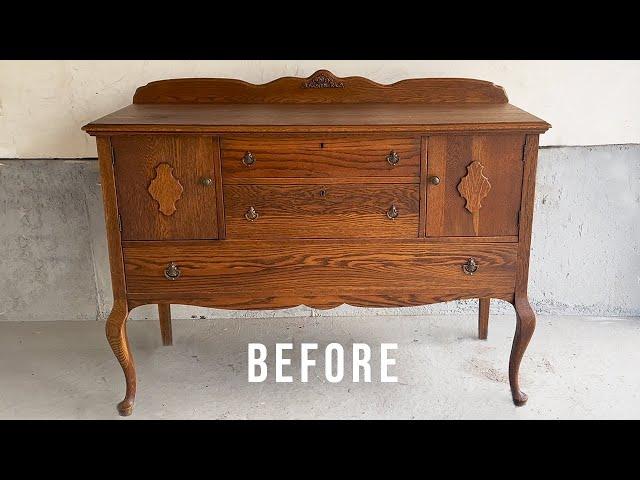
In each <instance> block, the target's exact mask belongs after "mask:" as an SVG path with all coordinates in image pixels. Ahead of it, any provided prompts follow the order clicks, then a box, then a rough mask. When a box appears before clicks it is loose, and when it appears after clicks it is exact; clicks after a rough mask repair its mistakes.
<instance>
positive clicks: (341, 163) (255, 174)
mask: <svg viewBox="0 0 640 480" xmlns="http://www.w3.org/2000/svg"><path fill="white" fill-rule="evenodd" d="M220 153H221V157H222V171H223V175H224V178H225V181H226V182H227V183H244V181H243V180H246V179H252V178H282V177H288V178H292V177H298V178H309V177H340V178H344V177H378V178H379V177H414V178H416V177H419V176H420V137H402V136H394V137H388V136H384V137H370V136H360V135H352V136H335V135H326V136H320V135H314V136H304V137H296V136H276V135H272V136H269V135H263V136H260V137H255V136H237V137H223V138H222V139H221V142H220Z"/></svg>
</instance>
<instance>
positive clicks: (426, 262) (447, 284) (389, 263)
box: [124, 240, 517, 303]
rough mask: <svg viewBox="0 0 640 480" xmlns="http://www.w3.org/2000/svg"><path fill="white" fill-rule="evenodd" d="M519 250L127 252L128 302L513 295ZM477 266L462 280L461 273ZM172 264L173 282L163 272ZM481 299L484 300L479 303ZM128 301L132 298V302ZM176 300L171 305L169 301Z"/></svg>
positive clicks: (380, 246)
mask: <svg viewBox="0 0 640 480" xmlns="http://www.w3.org/2000/svg"><path fill="white" fill-rule="evenodd" d="M516 250H517V245H516V244H511V243H500V244H478V245H473V246H467V245H465V244H427V243H425V242H422V241H387V242H369V243H361V242H358V241H350V242H346V241H342V242H340V241H330V240H322V241H320V240H317V241H312V240H308V241H289V242H284V241H262V242H259V243H256V242H254V241H231V240H226V241H224V242H208V243H206V244H202V245H197V244H194V243H193V242H191V243H189V244H186V245H182V244H180V245H174V244H166V243H165V244H162V245H153V244H149V243H147V244H128V245H127V246H126V247H125V248H124V256H125V272H126V276H127V284H128V294H136V295H142V296H145V295H146V296H147V298H151V297H153V298H155V299H159V298H162V299H164V301H166V303H180V302H181V301H183V300H184V299H186V298H190V297H199V298H204V297H210V296H220V302H221V303H224V302H225V300H224V297H226V296H227V295H232V293H241V294H248V293H252V294H255V295H256V296H257V297H264V296H277V295H279V294H280V292H282V294H283V295H289V296H290V295H292V294H293V293H295V294H296V295H302V296H315V297H327V298H328V299H332V298H333V297H336V298H335V299H333V301H338V300H337V298H339V297H340V295H342V294H369V295H373V294H375V295H393V294H394V293H402V292H403V293H404V294H405V295H406V294H409V293H411V294H416V293H419V292H430V293H431V294H434V295H453V294H454V292H457V293H458V294H460V295H463V296H467V297H468V296H488V295H487V292H491V295H490V296H494V297H495V296H496V295H494V294H503V295H504V294H507V293H510V292H513V288H514V283H515V262H516ZM470 257H473V258H474V259H475V260H476V262H477V263H478V265H479V268H478V271H477V272H476V273H475V274H474V275H466V274H465V273H464V272H463V270H462V265H463V264H464V263H465V262H466V261H467V260H468V259H469V258H470ZM171 262H175V263H176V265H177V266H178V268H179V269H180V271H181V276H180V277H179V278H178V279H177V280H173V281H171V280H167V279H166V278H165V276H164V270H165V268H166V267H167V265H168V264H169V263H171ZM481 293H482V295H480V294H481ZM132 298H133V297H132ZM174 300H175V301H174Z"/></svg>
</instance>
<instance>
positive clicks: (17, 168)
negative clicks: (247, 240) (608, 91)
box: [0, 144, 640, 321]
mask: <svg viewBox="0 0 640 480" xmlns="http://www.w3.org/2000/svg"><path fill="white" fill-rule="evenodd" d="M537 177H538V178H537V192H536V207H535V217H534V227H533V245H532V265H531V271H530V281H529V292H530V298H531V300H532V302H533V305H534V308H535V309H536V311H537V312H538V313H541V314H588V315H610V316H640V145H637V144H634V145H605V146H597V147H547V148H542V149H541V150H540V160H539V168H538V175H537ZM0 267H1V268H0V321H22V320H95V319H103V318H104V317H105V316H106V315H108V313H109V310H110V308H111V304H112V301H113V299H112V295H111V286H110V282H109V264H108V259H107V247H106V238H105V228H104V220H103V213H102V203H101V192H100V185H99V175H98V164H97V162H96V161H95V159H86V160H50V159H49V160H0ZM494 307H495V308H494V309H493V311H495V312H496V313H504V312H508V311H511V310H510V309H511V307H510V306H509V305H507V304H506V303H504V302H500V301H498V302H495V303H494ZM476 308H477V304H476V302H475V301H465V302H450V303H447V304H440V305H430V306H425V307H410V308H404V309H360V308H353V307H348V306H342V307H339V308H337V309H334V310H329V311H316V310H312V309H309V308H307V307H297V308H294V309H289V310H286V311H275V312H274V311H261V312H260V311H258V312H256V311H249V312H245V311H243V312H234V311H220V310H213V309H204V308H196V307H187V306H180V307H174V316H175V317H176V318H185V317H186V318H188V317H191V316H194V315H196V316H204V317H207V318H213V317H222V316H224V317H228V316H238V317H247V316H266V317H269V316H275V315H288V316H289V315H303V316H304V315H308V316H316V315H358V314H365V313H366V314H374V315H389V314H394V315H395V314H398V313H403V314H417V315H419V314H424V313H463V312H471V311H475V309H476ZM155 315H156V313H155V309H154V308H153V307H150V306H149V307H141V308H139V309H136V310H135V311H134V314H133V318H151V317H155Z"/></svg>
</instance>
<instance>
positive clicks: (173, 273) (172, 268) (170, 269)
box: [164, 262, 182, 280]
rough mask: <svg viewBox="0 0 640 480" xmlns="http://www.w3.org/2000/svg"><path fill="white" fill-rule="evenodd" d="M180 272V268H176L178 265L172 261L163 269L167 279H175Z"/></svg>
mask: <svg viewBox="0 0 640 480" xmlns="http://www.w3.org/2000/svg"><path fill="white" fill-rule="evenodd" d="M181 273H182V272H180V269H179V268H178V266H177V265H176V264H175V263H174V262H171V263H170V264H169V265H168V266H167V268H165V269H164V276H165V277H166V278H167V279H168V280H175V279H176V278H178V277H179V276H180V274H181Z"/></svg>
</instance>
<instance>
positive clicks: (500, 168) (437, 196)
mask: <svg viewBox="0 0 640 480" xmlns="http://www.w3.org/2000/svg"><path fill="white" fill-rule="evenodd" d="M524 139H525V136H524V135H452V136H450V135H446V136H445V135H435V136H432V137H429V162H428V176H429V177H432V176H437V177H438V178H439V179H440V183H439V184H438V185H433V184H431V183H428V184H427V209H428V214H427V236H460V237H465V236H476V235H477V236H502V235H518V212H519V210H520V198H521V191H522V173H523V168H524V163H523V161H522V160H523V157H522V155H523V147H524ZM473 162H480V163H481V164H482V165H483V167H484V168H483V170H482V172H483V175H484V176H485V177H486V178H488V181H489V182H490V183H491V189H490V190H488V191H487V192H485V193H487V196H486V197H484V198H483V199H482V208H480V209H479V210H477V212H475V216H476V217H475V222H474V213H472V212H470V211H469V210H468V209H467V208H466V205H467V200H466V199H465V198H464V197H463V196H462V195H461V193H460V191H459V190H458V186H459V185H460V182H461V181H462V179H463V178H465V177H466V176H467V175H468V170H467V169H468V167H469V165H470V164H472V163H473ZM476 222H477V223H476Z"/></svg>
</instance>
